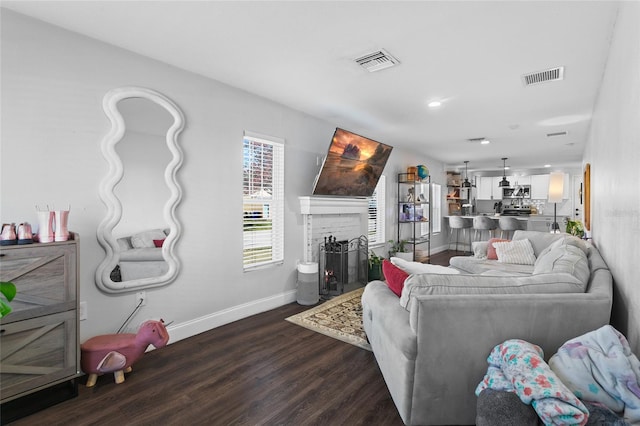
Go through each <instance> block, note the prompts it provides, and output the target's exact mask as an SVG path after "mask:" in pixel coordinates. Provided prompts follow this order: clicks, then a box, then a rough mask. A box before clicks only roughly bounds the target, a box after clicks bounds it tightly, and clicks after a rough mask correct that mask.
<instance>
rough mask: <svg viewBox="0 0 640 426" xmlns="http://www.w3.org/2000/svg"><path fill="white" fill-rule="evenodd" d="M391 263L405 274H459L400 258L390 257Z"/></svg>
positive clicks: (455, 270)
mask: <svg viewBox="0 0 640 426" xmlns="http://www.w3.org/2000/svg"><path fill="white" fill-rule="evenodd" d="M390 260H391V263H393V264H394V265H395V266H397V267H398V268H400V269H402V270H403V271H405V272H406V273H407V274H459V273H460V271H458V270H457V269H454V268H447V267H446V266H440V265H431V264H428V263H420V262H412V261H409V260H405V259H402V258H400V257H392V258H391V259H390Z"/></svg>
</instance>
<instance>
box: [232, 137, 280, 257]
mask: <svg viewBox="0 0 640 426" xmlns="http://www.w3.org/2000/svg"><path fill="white" fill-rule="evenodd" d="M242 200H243V205H242V235H243V265H244V269H245V270H248V269H252V268H256V267H260V266H265V265H269V264H274V263H282V262H283V260H284V141H283V140H278V139H275V138H271V137H266V136H259V135H255V134H250V133H249V132H245V135H244V141H243V184H242Z"/></svg>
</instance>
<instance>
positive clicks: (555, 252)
mask: <svg viewBox="0 0 640 426" xmlns="http://www.w3.org/2000/svg"><path fill="white" fill-rule="evenodd" d="M552 272H566V273H568V274H571V275H573V276H574V277H576V278H577V279H579V280H580V281H581V282H582V283H584V284H585V285H586V284H587V283H588V282H589V275H590V272H589V262H588V261H587V256H585V254H584V252H583V251H582V250H581V249H579V248H578V247H576V246H573V245H559V246H557V247H555V248H553V249H552V250H550V251H549V252H548V253H544V254H543V255H542V256H540V259H539V260H538V261H537V262H536V265H535V267H534V269H533V273H534V275H535V274H548V273H552Z"/></svg>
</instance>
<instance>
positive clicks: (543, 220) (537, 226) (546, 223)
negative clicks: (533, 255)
mask: <svg viewBox="0 0 640 426" xmlns="http://www.w3.org/2000/svg"><path fill="white" fill-rule="evenodd" d="M452 216H456V217H460V215H452ZM476 216H486V217H488V218H490V219H493V220H495V221H496V222H498V220H499V219H500V217H502V216H496V215H490V214H476V215H463V216H461V217H465V218H470V219H473V218H474V217H476ZM449 217H450V216H445V218H446V219H447V220H446V222H447V227H448V223H449ZM506 217H515V218H516V219H518V220H522V221H526V222H527V226H526V228H525V229H526V230H527V231H541V232H550V231H551V225H552V224H553V215H538V214H532V215H528V216H526V215H522V216H506ZM566 219H567V217H566V216H559V215H558V216H556V221H557V222H558V225H560V231H561V232H563V231H564V229H565V222H566ZM494 235H497V236H499V235H500V228H499V227H498V228H497V229H496V230H495V231H494Z"/></svg>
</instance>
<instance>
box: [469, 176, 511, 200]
mask: <svg viewBox="0 0 640 426" xmlns="http://www.w3.org/2000/svg"><path fill="white" fill-rule="evenodd" d="M507 179H508V178H507ZM501 181H502V176H480V177H479V178H478V179H476V184H477V186H478V191H477V199H478V200H502V188H500V187H499V186H498V185H499V184H500V182H501Z"/></svg>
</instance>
